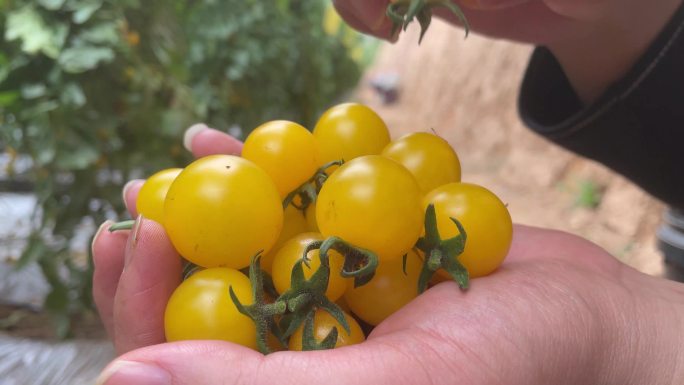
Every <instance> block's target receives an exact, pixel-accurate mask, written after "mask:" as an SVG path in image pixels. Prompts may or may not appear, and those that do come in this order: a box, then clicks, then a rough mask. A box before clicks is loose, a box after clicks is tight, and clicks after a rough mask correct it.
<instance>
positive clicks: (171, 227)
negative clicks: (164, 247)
mask: <svg viewBox="0 0 684 385" xmlns="http://www.w3.org/2000/svg"><path fill="white" fill-rule="evenodd" d="M282 226H283V207H282V203H281V201H280V195H279V194H278V190H276V187H275V185H274V184H273V181H272V180H271V178H270V177H269V176H268V175H267V174H266V172H264V171H263V170H262V169H261V168H259V167H258V166H256V165H255V164H254V163H252V162H250V161H248V160H246V159H243V158H240V157H236V156H231V155H212V156H207V157H204V158H200V159H197V160H196V161H194V162H193V163H191V164H190V165H189V166H187V167H186V168H185V169H184V170H183V171H182V172H181V173H180V174H179V175H178V176H177V177H176V179H175V180H174V181H173V183H172V184H171V187H170V188H169V192H168V193H167V194H166V201H165V204H164V228H165V229H166V231H167V233H168V234H169V238H170V239H171V242H172V243H173V245H174V246H175V248H176V250H177V251H178V252H179V253H180V254H181V255H182V256H183V257H185V258H186V259H188V260H189V261H190V262H193V263H195V264H196V265H199V266H203V267H216V266H225V267H231V268H234V269H241V268H243V267H246V266H248V265H249V263H250V261H251V259H252V257H253V256H254V255H256V254H257V253H258V252H260V251H262V252H265V253H267V252H268V251H269V250H270V249H271V247H272V246H273V244H274V243H275V241H276V239H277V238H278V235H279V234H280V230H281V228H282Z"/></svg>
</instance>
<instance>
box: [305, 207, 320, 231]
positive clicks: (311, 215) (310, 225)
mask: <svg viewBox="0 0 684 385" xmlns="http://www.w3.org/2000/svg"><path fill="white" fill-rule="evenodd" d="M304 216H305V217H306V228H307V229H308V230H309V231H311V232H314V233H320V232H321V231H320V230H319V229H318V223H317V222H316V202H314V203H311V204H310V205H309V206H308V207H307V208H306V212H305V215H304Z"/></svg>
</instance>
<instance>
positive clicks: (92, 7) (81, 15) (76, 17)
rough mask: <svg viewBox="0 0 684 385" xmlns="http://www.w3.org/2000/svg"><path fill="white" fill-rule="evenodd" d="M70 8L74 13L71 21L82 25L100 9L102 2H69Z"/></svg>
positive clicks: (89, 0) (91, 0)
mask: <svg viewBox="0 0 684 385" xmlns="http://www.w3.org/2000/svg"><path fill="white" fill-rule="evenodd" d="M70 3H72V4H70V8H72V9H73V10H74V11H75V12H74V14H73V15H72V16H71V20H72V21H73V22H74V23H76V24H83V23H85V22H86V21H88V20H90V18H91V17H92V16H93V14H94V13H95V12H97V10H98V9H100V8H101V7H102V0H87V1H73V2H70Z"/></svg>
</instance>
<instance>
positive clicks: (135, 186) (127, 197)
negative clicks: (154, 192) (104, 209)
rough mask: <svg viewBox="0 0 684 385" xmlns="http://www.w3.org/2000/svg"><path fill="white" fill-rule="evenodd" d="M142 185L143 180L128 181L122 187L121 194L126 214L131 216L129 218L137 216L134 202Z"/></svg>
mask: <svg viewBox="0 0 684 385" xmlns="http://www.w3.org/2000/svg"><path fill="white" fill-rule="evenodd" d="M144 183H145V180H143V179H133V180H130V181H128V183H126V184H125V185H124V188H123V190H122V192H121V194H122V198H123V202H124V205H125V206H126V210H128V213H129V214H131V218H136V217H137V216H138V207H137V204H136V201H137V199H138V193H139V192H140V189H141V188H142V185H143V184H144Z"/></svg>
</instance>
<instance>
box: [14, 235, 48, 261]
mask: <svg viewBox="0 0 684 385" xmlns="http://www.w3.org/2000/svg"><path fill="white" fill-rule="evenodd" d="M47 251H48V249H47V246H46V245H45V242H43V240H42V239H40V237H39V236H37V235H33V236H31V237H30V238H29V239H28V245H27V246H26V248H25V249H24V252H23V253H21V257H19V261H17V265H16V268H17V269H23V268H24V267H26V266H27V265H29V264H30V263H31V262H34V261H37V260H39V259H40V258H41V257H42V256H43V255H44V254H45V253H47Z"/></svg>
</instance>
